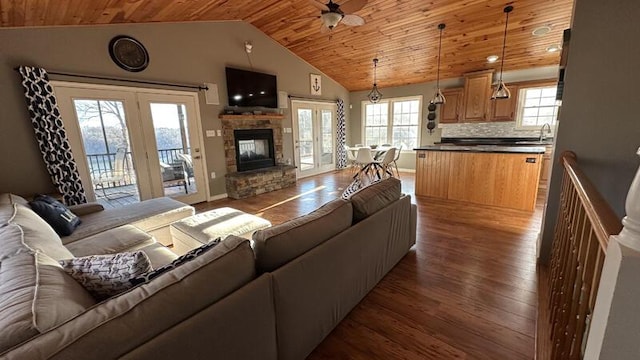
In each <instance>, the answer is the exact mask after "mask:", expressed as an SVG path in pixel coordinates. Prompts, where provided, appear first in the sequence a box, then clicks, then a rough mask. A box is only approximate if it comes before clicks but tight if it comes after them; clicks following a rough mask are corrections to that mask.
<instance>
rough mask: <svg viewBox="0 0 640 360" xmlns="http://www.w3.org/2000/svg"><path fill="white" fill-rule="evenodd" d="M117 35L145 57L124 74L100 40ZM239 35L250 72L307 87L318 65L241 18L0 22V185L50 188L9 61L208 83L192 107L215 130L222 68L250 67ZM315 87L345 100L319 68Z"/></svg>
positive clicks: (214, 186)
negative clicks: (145, 63)
mask: <svg viewBox="0 0 640 360" xmlns="http://www.w3.org/2000/svg"><path fill="white" fill-rule="evenodd" d="M120 34H126V35H130V36H133V37H135V38H137V39H138V40H140V41H141V42H142V43H143V44H144V45H145V47H146V48H147V50H148V51H149V54H150V59H151V61H150V64H149V67H148V68H147V69H146V70H144V71H143V72H140V73H135V74H134V73H128V72H126V71H124V70H122V69H120V68H119V67H117V66H116V65H115V64H114V63H113V62H112V61H111V59H110V58H109V54H108V51H107V44H108V43H109V40H110V39H111V38H112V37H114V36H116V35H120ZM247 40H249V41H251V42H253V52H252V54H251V60H252V62H253V66H254V69H255V70H256V71H263V72H268V73H273V74H276V75H277V76H278V90H281V91H286V92H288V93H289V94H295V95H308V94H309V74H310V73H315V74H320V71H318V70H317V69H315V68H314V67H312V66H310V65H309V64H308V63H306V62H304V61H303V60H301V59H300V58H298V57H296V56H295V55H293V54H292V53H291V52H290V51H289V50H287V49H286V48H284V47H282V46H281V45H279V44H278V43H276V42H275V41H273V40H272V39H271V38H269V37H267V36H266V35H265V34H263V33H262V32H260V31H259V30H258V29H256V28H255V27H253V26H252V25H250V24H247V23H244V22H199V23H172V24H131V25H109V26H92V27H51V28H32V29H0V49H1V50H0V94H2V96H1V97H0V109H2V110H1V112H0V154H3V156H0V169H2V176H0V192H5V191H8V192H14V193H17V194H21V195H31V194H34V193H37V192H45V193H46V192H52V191H54V189H53V186H52V185H51V181H50V178H49V176H48V174H47V173H46V170H45V168H44V165H43V162H42V158H41V156H40V153H39V151H38V148H37V144H36V141H35V139H34V133H33V129H32V127H31V124H30V121H29V117H28V112H27V108H26V105H25V100H24V97H23V93H22V87H21V85H20V78H19V75H18V74H17V73H16V72H14V71H13V68H14V67H15V66H18V65H33V66H40V67H44V68H45V69H48V70H50V71H62V72H73V73H80V74H89V75H100V76H113V77H120V78H128V79H136V80H151V81H165V82H177V83H195V84H201V83H204V82H209V83H216V84H218V87H219V91H220V103H221V104H222V105H220V106H217V105H207V104H206V103H205V99H204V94H201V95H200V109H201V118H202V128H203V131H206V130H214V129H215V130H217V129H221V123H220V120H219V119H218V115H219V114H220V113H221V112H222V111H223V107H224V106H223V105H224V104H226V103H227V100H226V93H227V91H226V80H225V71H224V68H225V66H226V65H230V66H235V67H241V68H249V67H250V66H249V62H248V60H247V55H246V53H245V51H244V42H245V41H247ZM52 78H56V77H53V76H52ZM56 79H61V78H59V77H58V78H56ZM92 82H94V83H95V82H96V81H92ZM115 84H117V83H115ZM120 85H126V84H122V83H120ZM130 86H137V85H134V84H131V85H130ZM322 86H323V89H322V98H330V99H336V98H342V99H344V100H345V103H346V106H349V93H348V91H347V90H346V89H345V88H344V87H342V86H341V85H339V84H338V83H336V82H335V81H333V80H331V79H329V78H328V77H327V76H325V75H323V79H322ZM285 115H286V116H285V120H284V121H283V126H284V127H291V126H292V125H291V115H290V112H289V109H287V110H285ZM347 116H348V113H347ZM347 125H348V119H347ZM284 135H285V140H284V158H285V159H287V158H291V159H293V141H292V134H284ZM204 141H205V144H204V148H205V151H206V156H207V168H208V169H207V173H208V174H209V173H211V172H212V171H215V172H216V174H217V178H216V179H215V180H210V181H211V186H210V194H212V195H217V194H222V193H225V184H224V176H223V175H224V174H225V172H226V170H225V164H224V162H225V161H224V154H223V144H222V138H221V137H213V138H206V137H205V140H204Z"/></svg>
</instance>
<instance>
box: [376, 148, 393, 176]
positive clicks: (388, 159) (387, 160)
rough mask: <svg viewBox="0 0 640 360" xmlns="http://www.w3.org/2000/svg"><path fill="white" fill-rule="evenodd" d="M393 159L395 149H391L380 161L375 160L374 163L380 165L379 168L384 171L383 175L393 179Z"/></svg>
mask: <svg viewBox="0 0 640 360" xmlns="http://www.w3.org/2000/svg"><path fill="white" fill-rule="evenodd" d="M395 158H396V148H395V147H391V148H389V149H388V150H387V151H386V152H385V153H384V156H383V157H382V159H380V160H377V161H376V162H377V163H378V164H379V165H380V167H381V168H382V170H384V172H385V173H387V174H389V175H390V176H391V177H393V167H392V164H393V161H394V160H395Z"/></svg>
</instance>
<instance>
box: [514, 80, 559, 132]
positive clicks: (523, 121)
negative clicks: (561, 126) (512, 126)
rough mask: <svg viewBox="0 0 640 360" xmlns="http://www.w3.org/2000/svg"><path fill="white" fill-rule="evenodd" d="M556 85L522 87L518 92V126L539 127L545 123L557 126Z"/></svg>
mask: <svg viewBox="0 0 640 360" xmlns="http://www.w3.org/2000/svg"><path fill="white" fill-rule="evenodd" d="M556 90H557V88H556V86H545V87H533V88H525V89H521V90H520V93H519V94H518V99H519V100H518V117H517V119H516V122H517V126H518V128H525V129H526V128H536V129H537V128H539V127H540V126H542V125H544V124H549V125H551V126H555V124H556V119H557V117H558V106H557V105H556Z"/></svg>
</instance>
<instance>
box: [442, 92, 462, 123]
mask: <svg viewBox="0 0 640 360" xmlns="http://www.w3.org/2000/svg"><path fill="white" fill-rule="evenodd" d="M462 93H463V89H462V88H456V89H446V90H443V91H442V94H443V95H444V97H445V98H446V99H447V102H446V103H445V104H442V105H441V107H440V123H442V124H450V123H457V122H459V121H460V110H461V109H462Z"/></svg>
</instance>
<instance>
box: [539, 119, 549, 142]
mask: <svg viewBox="0 0 640 360" xmlns="http://www.w3.org/2000/svg"><path fill="white" fill-rule="evenodd" d="M545 127H546V128H547V134H551V125H549V123H545V124H544V125H542V127H541V128H540V138H539V139H538V140H539V141H542V140H544V139H546V138H547V137H546V136H545V135H544V128H545Z"/></svg>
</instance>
